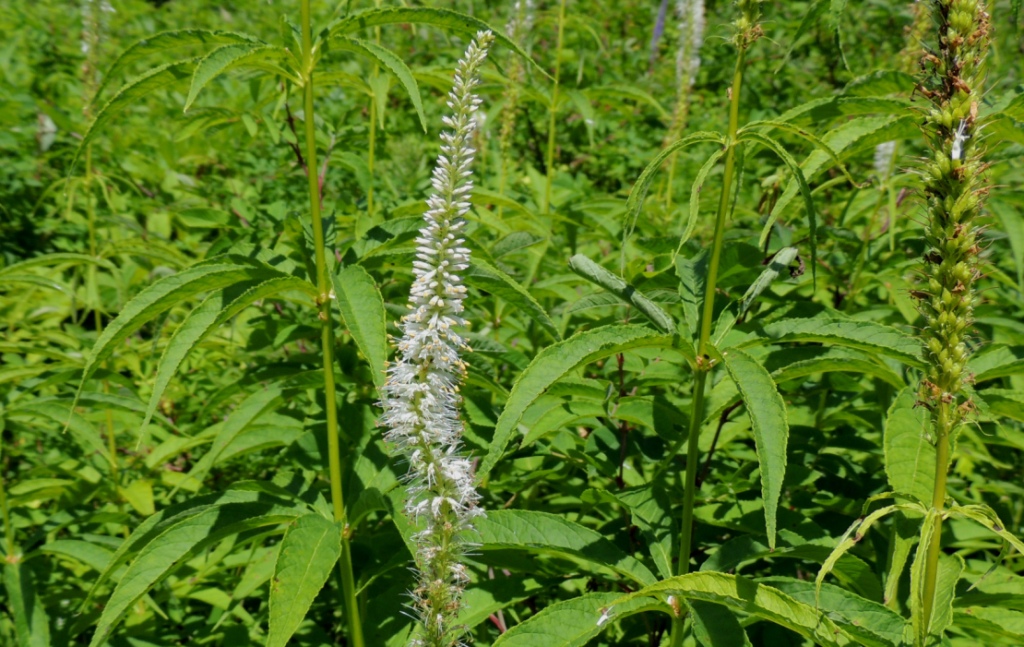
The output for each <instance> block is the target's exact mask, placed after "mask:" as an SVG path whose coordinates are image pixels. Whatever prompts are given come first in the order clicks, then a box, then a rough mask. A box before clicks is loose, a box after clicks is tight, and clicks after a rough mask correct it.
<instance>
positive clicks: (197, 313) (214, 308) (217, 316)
mask: <svg viewBox="0 0 1024 647" xmlns="http://www.w3.org/2000/svg"><path fill="white" fill-rule="evenodd" d="M288 290H294V291H301V292H304V293H305V294H307V295H309V296H311V297H315V296H316V289H315V288H314V287H313V285H312V284H311V283H309V281H303V280H302V279H300V278H296V277H294V276H279V277H276V278H272V279H268V280H266V281H262V282H260V283H255V284H253V285H252V286H251V287H249V288H248V289H246V290H245V291H244V292H242V293H241V294H239V295H238V296H236V297H234V298H231V297H230V296H229V295H228V294H227V293H225V292H219V293H216V294H212V295H210V296H209V297H207V298H206V300H204V301H203V302H202V303H201V304H199V307H197V308H196V309H195V310H192V311H191V312H189V313H188V316H187V317H186V318H185V321H183V322H182V323H181V325H180V326H178V329H177V330H175V331H174V335H173V336H172V337H171V340H170V341H169V342H167V346H166V348H164V352H163V355H161V356H160V362H159V363H158V364H157V369H156V380H155V382H154V383H153V392H152V393H151V394H150V396H149V404H148V405H147V407H146V416H145V418H144V419H143V421H142V424H141V425H140V426H139V429H142V430H143V432H145V429H146V425H147V424H148V423H149V421H150V420H151V419H152V418H153V414H154V413H156V409H157V407H158V406H159V405H160V399H161V398H163V395H164V392H165V391H166V390H167V386H168V385H169V384H170V382H171V378H172V377H174V374H175V373H176V372H177V370H178V367H179V366H181V363H182V362H183V361H185V358H186V357H187V356H188V354H189V353H190V352H191V351H192V349H193V348H195V346H196V344H198V343H200V342H201V341H203V340H204V339H206V337H207V336H208V335H210V334H211V333H212V332H213V331H215V330H217V328H219V327H220V326H222V325H223V324H224V323H225V322H227V321H228V320H229V319H231V318H232V317H234V316H235V315H237V314H238V313H239V312H241V311H242V310H244V309H245V308H247V307H248V306H250V305H251V304H253V303H254V302H256V301H258V300H260V299H266V298H268V297H270V296H273V295H275V294H278V293H280V292H285V291H288Z"/></svg>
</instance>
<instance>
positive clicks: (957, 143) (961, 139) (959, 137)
mask: <svg viewBox="0 0 1024 647" xmlns="http://www.w3.org/2000/svg"><path fill="white" fill-rule="evenodd" d="M970 138H971V136H970V135H969V134H967V121H966V120H964V119H961V120H960V126H959V127H958V128H957V129H956V132H955V133H953V149H952V150H951V151H950V157H952V158H953V159H954V160H959V159H963V156H964V144H965V143H966V142H967V140H968V139H970Z"/></svg>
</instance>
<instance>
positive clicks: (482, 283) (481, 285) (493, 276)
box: [463, 257, 562, 341]
mask: <svg viewBox="0 0 1024 647" xmlns="http://www.w3.org/2000/svg"><path fill="white" fill-rule="evenodd" d="M463 279H464V280H465V282H466V284H467V285H469V286H471V287H474V288H476V289H478V290H483V291H486V292H490V293H491V294H493V295H495V296H496V297H498V298H500V299H503V300H504V301H506V302H507V303H508V304H509V305H511V306H514V307H516V308H517V309H519V310H520V311H522V313H523V314H524V315H526V316H527V317H528V318H529V319H531V320H533V321H536V322H537V325H539V326H540V327H541V330H543V331H544V332H545V333H547V334H548V335H549V336H550V337H551V338H552V339H553V340H555V341H560V340H561V339H562V335H561V333H559V331H558V326H556V325H555V322H554V321H552V320H551V316H550V315H549V314H548V312H547V310H545V309H544V306H542V305H541V304H540V303H538V302H537V299H535V298H534V297H533V295H532V294H530V292H529V291H528V290H527V289H526V288H525V287H523V286H522V285H521V284H520V283H519V282H518V281H516V280H515V279H514V278H512V277H511V276H509V275H508V274H507V273H505V272H503V271H502V270H501V269H500V268H497V267H495V266H493V265H491V264H490V263H488V262H487V261H485V260H483V259H482V258H479V257H474V258H473V260H472V261H471V262H470V264H469V269H468V270H466V273H465V276H464V277H463Z"/></svg>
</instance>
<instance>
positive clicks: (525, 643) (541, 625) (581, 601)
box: [494, 593, 663, 647]
mask: <svg viewBox="0 0 1024 647" xmlns="http://www.w3.org/2000/svg"><path fill="white" fill-rule="evenodd" d="M620 597H621V596H620V595H619V594H618V593H587V594H585V595H581V596H579V597H577V598H572V599H570V600H562V601H561V602H556V603H555V604H552V605H549V606H546V607H544V608H543V609H542V610H541V611H539V612H538V613H537V614H536V615H533V616H530V617H529V618H527V619H526V620H525V621H523V622H521V623H519V624H518V625H516V626H514V627H512V628H510V629H509V630H508V631H506V632H505V633H503V634H501V635H500V636H498V639H497V640H495V641H494V647H537V646H538V645H544V647H583V646H584V645H586V644H587V643H588V642H590V640H591V639H592V638H594V637H595V636H597V635H599V634H600V633H601V632H602V631H604V630H605V628H607V626H608V625H607V624H606V623H605V622H599V621H600V620H601V618H602V615H603V613H604V611H605V609H606V608H607V607H608V605H610V604H612V603H613V602H615V601H616V600H617V599H618V598H620ZM662 606H663V605H662V604H661V602H659V601H657V600H651V599H638V600H634V601H630V602H625V603H622V604H620V605H619V606H618V607H616V610H615V611H616V617H617V618H624V617H626V616H631V615H634V614H637V613H641V612H643V611H650V610H652V609H659V608H661V607H662Z"/></svg>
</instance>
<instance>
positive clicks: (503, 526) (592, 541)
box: [471, 510, 658, 586]
mask: <svg viewBox="0 0 1024 647" xmlns="http://www.w3.org/2000/svg"><path fill="white" fill-rule="evenodd" d="M473 523H474V533H473V535H472V537H471V541H472V543H474V544H477V545H478V549H479V550H480V551H483V552H486V551H488V550H496V549H505V550H526V551H537V552H540V553H554V554H562V555H571V556H573V557H576V558H579V559H582V560H585V561H588V562H592V563H594V564H597V565H600V566H602V567H605V568H608V569H611V570H613V571H615V572H616V573H618V574H620V575H622V576H624V577H628V578H629V579H631V580H632V581H634V582H636V583H637V584H640V585H641V586H643V585H647V584H653V583H654V582H657V581H658V578H657V577H655V576H654V574H653V573H651V571H650V569H648V568H647V567H646V566H644V565H643V564H642V563H641V562H639V561H638V560H637V559H635V558H634V557H631V556H629V555H627V554H626V553H625V552H624V551H622V550H620V549H619V548H618V547H616V546H615V545H614V544H613V543H611V542H610V541H608V540H607V539H605V538H604V536H602V535H601V533H599V532H597V531H595V530H591V529H589V528H586V527H584V526H581V525H579V524H576V523H573V522H571V521H569V520H567V519H565V518H563V517H561V516H559V515H555V514H550V513H547V512H534V511H529V510H492V511H489V512H488V513H487V516H486V517H481V518H479V519H477V520H476V521H474V522H473Z"/></svg>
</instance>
